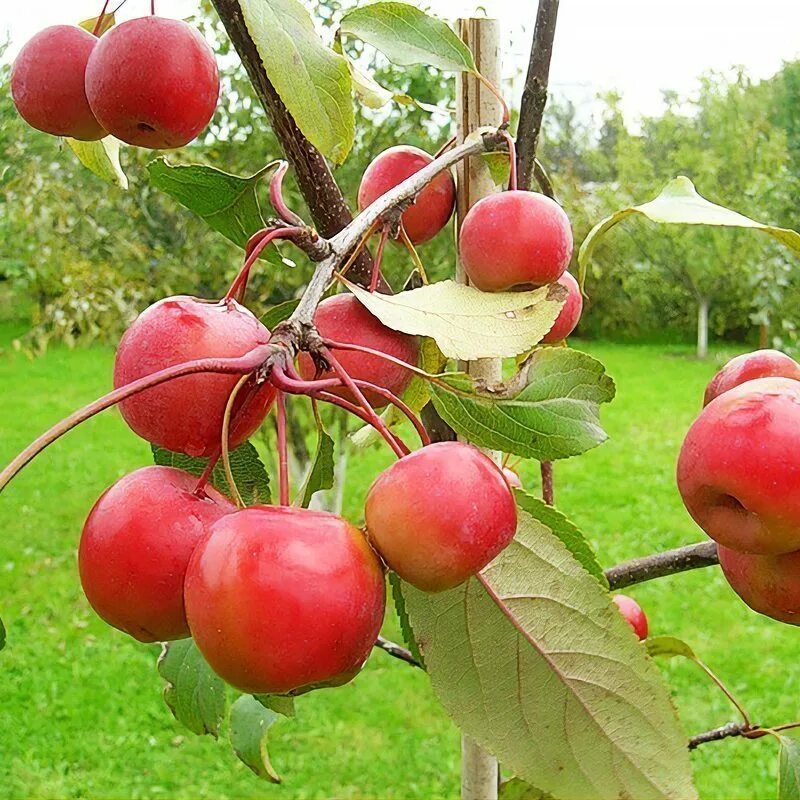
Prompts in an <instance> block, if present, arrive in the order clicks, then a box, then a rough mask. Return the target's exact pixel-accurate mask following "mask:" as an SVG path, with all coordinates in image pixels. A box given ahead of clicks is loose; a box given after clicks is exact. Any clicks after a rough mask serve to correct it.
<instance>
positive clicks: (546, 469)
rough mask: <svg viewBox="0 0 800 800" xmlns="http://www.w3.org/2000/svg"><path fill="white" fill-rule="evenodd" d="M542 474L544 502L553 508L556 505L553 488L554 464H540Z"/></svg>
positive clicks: (546, 462)
mask: <svg viewBox="0 0 800 800" xmlns="http://www.w3.org/2000/svg"><path fill="white" fill-rule="evenodd" d="M540 469H541V473H542V500H544V501H545V503H547V505H549V506H552V505H553V503H555V490H554V488H553V462H552V461H542V463H541V464H540Z"/></svg>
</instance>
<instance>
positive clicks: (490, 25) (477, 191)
mask: <svg viewBox="0 0 800 800" xmlns="http://www.w3.org/2000/svg"><path fill="white" fill-rule="evenodd" d="M458 33H459V36H460V37H461V38H462V39H463V40H464V42H465V43H466V44H467V46H468V47H469V48H470V50H471V51H472V54H473V56H474V58H475V64H476V66H477V68H478V70H479V71H480V72H481V73H482V74H483V75H485V76H486V78H488V79H489V80H490V81H491V82H492V83H493V84H494V85H495V86H499V85H500V66H501V56H500V24H499V22H498V21H497V20H494V19H461V20H459V21H458ZM501 121H502V109H501V107H500V104H499V103H498V101H497V99H496V98H495V97H494V95H492V94H491V93H490V92H488V91H487V90H486V87H484V86H483V85H482V84H481V83H480V82H479V81H477V80H476V79H475V77H474V76H472V75H467V74H466V73H461V74H459V75H458V76H457V78H456V140H457V142H458V143H459V144H460V143H461V142H463V141H464V140H465V139H466V137H467V136H468V135H469V134H470V133H471V132H472V131H474V130H476V129H477V128H482V127H486V126H489V125H491V126H497V125H499V124H500V123H501ZM456 177H457V195H456V230H457V231H458V230H459V229H460V227H461V222H462V220H463V219H464V216H465V214H466V213H467V211H469V209H470V207H471V206H472V205H473V204H474V203H476V202H477V201H478V200H480V199H481V198H482V197H485V196H486V195H488V194H491V193H492V192H495V191H496V190H497V187H496V186H495V185H494V182H493V181H492V180H491V178H490V176H489V174H488V171H487V169H486V166H485V165H484V163H483V159H481V158H480V157H477V158H468V159H466V160H465V161H462V162H461V163H460V164H459V165H458V167H457V169H456ZM456 280H457V281H458V282H459V283H468V282H469V281H468V279H467V277H466V274H465V273H464V270H463V269H462V267H461V265H460V264H457V265H456ZM462 366H463V369H464V370H465V371H466V372H468V373H469V374H470V375H472V376H474V377H476V378H483V379H485V380H488V381H492V382H494V381H499V380H501V379H502V362H501V360H500V359H499V358H484V359H481V360H479V361H472V362H468V363H465V364H463V365H462ZM490 455H496V454H491V453H490ZM498 775H499V767H498V764H497V759H496V758H494V757H493V756H491V755H489V754H488V753H487V752H485V751H484V750H483V749H482V748H481V747H480V745H479V744H478V743H477V742H476V741H474V739H472V738H471V737H469V736H467V735H466V734H464V735H463V736H462V739H461V798H462V800H496V798H497V787H498Z"/></svg>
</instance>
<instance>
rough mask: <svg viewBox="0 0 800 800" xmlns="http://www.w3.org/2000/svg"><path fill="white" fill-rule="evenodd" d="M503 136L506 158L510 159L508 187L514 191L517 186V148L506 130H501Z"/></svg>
mask: <svg viewBox="0 0 800 800" xmlns="http://www.w3.org/2000/svg"><path fill="white" fill-rule="evenodd" d="M503 138H504V139H505V140H506V142H507V143H508V158H509V160H510V165H509V171H508V188H509V190H510V191H516V188H517V148H516V145H515V144H514V137H513V136H512V135H511V134H510V133H509V132H508V131H507V130H504V131H503Z"/></svg>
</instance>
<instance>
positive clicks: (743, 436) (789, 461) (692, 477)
mask: <svg viewBox="0 0 800 800" xmlns="http://www.w3.org/2000/svg"><path fill="white" fill-rule="evenodd" d="M677 480H678V489H679V490H680V493H681V497H682V498H683V502H684V504H685V506H686V508H687V510H688V511H689V513H690V514H691V515H692V517H693V518H694V520H695V522H697V524H698V525H699V526H700V527H701V528H702V529H703V530H704V531H705V532H706V533H707V534H708V535H709V536H710V537H711V538H712V539H714V540H715V541H716V542H718V543H719V544H721V545H724V546H725V547H730V548H732V549H734V550H738V551H740V552H745V553H759V554H762V555H777V554H779V553H789V552H791V551H793V550H798V549H800V382H798V381H795V380H791V379H789V378H758V379H756V380H752V381H747V382H746V383H743V384H741V385H739V386H737V387H735V388H733V389H730V390H728V391H727V392H725V393H724V394H721V395H720V396H719V397H717V398H716V399H715V400H712V401H711V402H710V403H709V404H708V405H707V406H706V407H705V408H704V409H703V411H702V412H701V413H700V415H699V416H698V417H697V419H696V420H695V421H694V423H693V424H692V426H691V428H689V431H688V433H687V434H686V438H685V439H684V442H683V446H682V447H681V452H680V456H679V458H678V469H677Z"/></svg>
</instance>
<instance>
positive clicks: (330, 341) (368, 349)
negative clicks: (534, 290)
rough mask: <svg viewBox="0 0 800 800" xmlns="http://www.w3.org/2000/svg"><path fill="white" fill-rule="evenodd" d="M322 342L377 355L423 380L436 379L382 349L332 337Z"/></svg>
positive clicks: (337, 347)
mask: <svg viewBox="0 0 800 800" xmlns="http://www.w3.org/2000/svg"><path fill="white" fill-rule="evenodd" d="M322 343H323V344H324V345H325V346H326V347H329V348H331V349H333V350H354V351H357V352H359V353H367V354H368V355H371V356H377V357H378V358H382V359H384V360H385V361H390V362H391V363H392V364H397V366H399V367H404V368H405V369H407V370H409V371H410V372H413V373H414V374H415V375H419V376H420V377H421V378H425V380H429V381H433V380H435V379H436V375H431V374H430V373H429V372H425V370H424V369H420V368H419V367H418V366H416V364H409V363H408V361H403V360H402V359H401V358H397V357H396V356H392V355H389V353H384V352H383V351H382V350H375V349H374V348H372V347H367V346H366V345H362V344H353V343H351V342H337V341H334V340H333V339H323V340H322Z"/></svg>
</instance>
